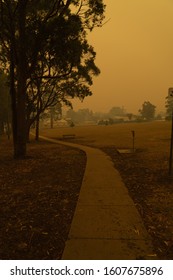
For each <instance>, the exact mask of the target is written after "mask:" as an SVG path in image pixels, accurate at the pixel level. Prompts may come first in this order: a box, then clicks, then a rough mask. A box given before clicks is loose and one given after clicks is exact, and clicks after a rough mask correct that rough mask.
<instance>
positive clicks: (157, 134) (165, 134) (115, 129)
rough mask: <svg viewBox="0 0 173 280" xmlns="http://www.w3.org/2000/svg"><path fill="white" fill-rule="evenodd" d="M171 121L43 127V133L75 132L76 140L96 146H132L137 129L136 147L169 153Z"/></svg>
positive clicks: (57, 134) (61, 133) (53, 134)
mask: <svg viewBox="0 0 173 280" xmlns="http://www.w3.org/2000/svg"><path fill="white" fill-rule="evenodd" d="M170 130H171V124H170V122H164V121H157V122H146V123H124V124H116V125H108V126H76V127H64V128H56V129H53V130H52V129H45V130H44V129H43V130H42V131H41V134H44V135H45V134H46V135H47V136H51V137H56V138H61V137H62V135H63V134H75V135H76V141H78V142H80V143H83V144H86V145H89V144H90V145H92V146H96V147H102V146H110V145H114V146H116V147H120V148H121V147H131V146H132V134H131V131H135V135H136V137H135V138H136V140H135V142H136V144H135V145H136V148H139V149H150V150H156V151H157V150H160V149H161V150H162V152H165V153H169V139H170Z"/></svg>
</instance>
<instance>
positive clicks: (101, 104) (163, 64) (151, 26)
mask: <svg viewBox="0 0 173 280" xmlns="http://www.w3.org/2000/svg"><path fill="white" fill-rule="evenodd" d="M105 4H106V5H107V9H106V19H105V21H107V20H109V21H108V22H107V23H106V24H105V25H103V27H102V28H96V29H95V30H94V31H93V32H92V33H91V34H89V41H90V43H91V45H92V46H93V47H94V49H95V51H96V53H97V58H96V65H97V66H98V67H99V68H100V70H101V74H100V75H99V77H96V78H94V80H93V81H94V83H93V86H92V87H91V88H92V91H93V96H91V97H87V98H86V99H85V100H84V101H83V103H81V102H80V101H78V100H73V102H72V104H73V107H74V110H78V109H82V108H89V109H91V110H93V111H95V112H96V111H102V112H107V111H108V110H109V109H110V108H111V107H113V106H119V107H122V106H123V107H124V108H125V109H126V110H127V111H128V112H132V113H138V110H139V109H140V108H141V106H142V104H143V103H144V101H150V102H151V103H152V104H154V105H155V106H156V107H157V108H156V110H157V112H159V111H165V97H166V96H167V92H168V88H169V87H172V86H173V24H172V23H173V19H172V14H173V1H171V0H145V1H143V0H116V1H115V0H105Z"/></svg>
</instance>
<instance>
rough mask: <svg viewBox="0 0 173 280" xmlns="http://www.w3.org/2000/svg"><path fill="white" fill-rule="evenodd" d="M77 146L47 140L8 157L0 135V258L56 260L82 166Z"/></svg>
mask: <svg viewBox="0 0 173 280" xmlns="http://www.w3.org/2000/svg"><path fill="white" fill-rule="evenodd" d="M85 163H86V156H85V154H84V153H83V152H82V151H80V150H77V149H73V148H67V147H65V146H61V145H56V144H50V143H46V142H39V143H34V142H31V143H30V144H29V145H28V157H27V158H26V159H24V160H13V159H12V144H11V142H9V141H7V140H5V139H2V138H1V139H0V209H1V211H0V221H1V226H0V259H8V260H10V259H15V260H18V259H21V260H23V259H33V260H35V259H60V258H61V255H62V252H63V249H64V245H65V241H66V240H67V237H68V232H69V229H70V225H71V221H72V217H73V214H74V210H75V206H76V202H77V199H78V195H79V191H80V186H81V183H82V178H83V174H84V170H85Z"/></svg>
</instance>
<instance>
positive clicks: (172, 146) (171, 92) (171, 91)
mask: <svg viewBox="0 0 173 280" xmlns="http://www.w3.org/2000/svg"><path fill="white" fill-rule="evenodd" d="M168 96H169V97H170V98H173V88H169V90H168ZM171 119H172V123H171V142H170V155H169V176H170V177H171V176H172V150H173V108H172V117H171Z"/></svg>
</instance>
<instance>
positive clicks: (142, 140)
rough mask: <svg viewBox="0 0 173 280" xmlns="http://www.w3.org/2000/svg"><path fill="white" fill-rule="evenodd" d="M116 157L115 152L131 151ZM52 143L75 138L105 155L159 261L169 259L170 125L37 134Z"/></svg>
mask: <svg viewBox="0 0 173 280" xmlns="http://www.w3.org/2000/svg"><path fill="white" fill-rule="evenodd" d="M131 131H135V148H136V152H135V153H133V154H119V153H118V152H117V148H132V133H131ZM41 134H42V135H46V136H49V137H52V138H56V139H62V135H63V134H75V135H76V138H75V139H74V140H69V141H73V142H76V143H80V144H83V145H89V146H93V147H97V148H100V149H102V150H103V151H104V152H106V153H107V154H108V155H109V156H110V157H111V159H112V161H113V162H114V165H115V167H116V168H117V169H118V170H119V172H120V174H121V176H122V178H123V180H124V182H125V184H126V186H127V188H128V190H129V194H130V195H131V197H132V198H133V200H134V202H135V204H136V207H137V208H138V210H139V212H140V214H141V216H142V218H143V220H144V223H145V225H146V228H147V230H148V232H149V233H150V235H151V236H152V238H153V243H154V246H155V250H156V252H157V254H158V256H159V258H160V259H173V182H172V180H171V178H170V177H169V176H168V169H169V153H170V135H171V123H170V122H165V121H155V122H145V123H125V124H116V125H110V126H88V127H77V126H76V127H73V128H57V129H53V130H51V129H47V130H42V131H41Z"/></svg>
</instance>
